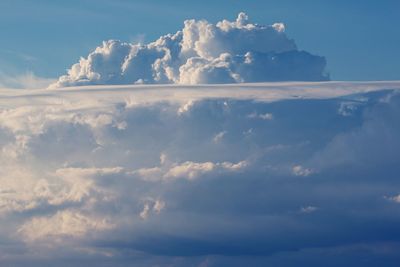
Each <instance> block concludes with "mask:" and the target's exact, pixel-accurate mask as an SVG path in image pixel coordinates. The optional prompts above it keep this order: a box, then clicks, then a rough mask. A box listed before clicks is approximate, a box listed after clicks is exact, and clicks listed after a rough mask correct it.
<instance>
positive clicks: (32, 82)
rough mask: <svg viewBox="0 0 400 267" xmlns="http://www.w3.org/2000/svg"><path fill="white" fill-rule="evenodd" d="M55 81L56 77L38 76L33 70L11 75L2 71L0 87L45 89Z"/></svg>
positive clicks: (0, 73)
mask: <svg viewBox="0 0 400 267" xmlns="http://www.w3.org/2000/svg"><path fill="white" fill-rule="evenodd" d="M55 82H56V81H55V79H51V78H43V77H38V76H36V75H35V74H34V73H32V72H27V73H24V74H20V75H10V74H6V73H3V72H0V88H11V89H43V88H46V87H48V86H49V85H50V84H53V83H55Z"/></svg>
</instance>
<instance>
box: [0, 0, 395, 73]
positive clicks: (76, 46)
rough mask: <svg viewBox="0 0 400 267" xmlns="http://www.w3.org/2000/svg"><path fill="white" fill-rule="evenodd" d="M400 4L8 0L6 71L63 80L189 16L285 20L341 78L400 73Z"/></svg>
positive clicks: (0, 16)
mask: <svg viewBox="0 0 400 267" xmlns="http://www.w3.org/2000/svg"><path fill="white" fill-rule="evenodd" d="M399 9H400V2H398V1H390V0H386V1H342V0H338V1H323V0H321V1H288V0H286V1H282V0H280V1H265V0H264V1H224V0H223V1H209V0H204V1H124V0H117V1H104V0H98V1H89V0H83V1H82V0H81V1H50V0H39V1H22V0H16V1H2V2H1V3H0V29H1V33H2V42H1V44H0V69H1V72H2V73H3V74H4V73H6V74H9V75H18V74H22V73H26V72H33V73H35V74H36V75H38V76H41V77H52V78H56V77H58V76H60V75H62V74H64V73H65V69H67V68H69V67H70V66H71V65H72V64H73V63H75V62H76V61H77V60H78V59H79V57H81V56H85V55H87V54H88V53H89V52H90V51H91V50H92V49H94V48H95V47H96V46H98V45H99V44H101V42H102V41H103V40H108V39H120V40H122V41H130V42H136V41H145V42H149V41H153V40H155V39H157V38H158V37H159V36H160V35H163V34H166V33H174V32H176V31H177V30H179V29H181V28H182V23H183V21H184V20H185V19H189V18H198V19H200V18H205V19H207V20H209V21H210V22H217V21H219V20H221V19H222V18H227V19H230V20H233V19H234V18H235V17H236V16H237V14H238V12H240V11H245V12H246V13H247V14H248V15H249V16H250V18H251V20H252V21H254V22H257V23H260V24H271V23H274V22H284V23H285V24H286V27H287V28H286V29H287V30H286V32H287V35H288V36H289V37H290V38H293V39H295V40H296V43H297V45H298V47H299V49H304V50H307V51H309V52H311V53H313V54H316V55H321V56H325V57H326V59H327V62H328V65H327V70H328V71H329V72H330V74H331V79H333V80H395V79H399V78H400V74H399V73H400V72H399V69H400V52H399V51H398V48H399V46H400V28H399V27H398V26H399V25H400V17H399V16H398V14H397V13H398V10H399Z"/></svg>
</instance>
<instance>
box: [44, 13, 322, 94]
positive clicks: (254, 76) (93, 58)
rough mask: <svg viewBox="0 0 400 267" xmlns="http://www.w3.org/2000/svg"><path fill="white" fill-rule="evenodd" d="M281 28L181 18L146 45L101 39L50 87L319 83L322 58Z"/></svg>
mask: <svg viewBox="0 0 400 267" xmlns="http://www.w3.org/2000/svg"><path fill="white" fill-rule="evenodd" d="M284 31H285V26H284V24H282V23H275V24H273V25H269V26H263V25H258V24H254V23H251V22H250V21H249V19H248V17H247V15H246V14H244V13H240V14H239V15H238V17H237V19H236V21H233V22H230V21H227V20H223V21H220V22H218V23H217V24H215V25H214V24H211V23H209V22H207V21H205V20H200V21H196V20H187V21H185V22H184V28H183V29H182V30H181V31H178V32H177V33H175V34H168V35H164V36H162V37H160V38H159V39H158V40H156V41H155V42H152V43H149V44H147V45H143V44H130V43H124V42H121V41H117V40H109V41H104V42H103V44H102V46H99V47H97V48H96V49H95V50H94V51H93V52H91V53H90V54H89V55H88V56H87V58H81V59H80V61H79V62H78V63H76V64H74V65H73V66H72V67H71V68H70V69H69V70H68V74H67V75H64V76H61V77H60V78H59V80H58V81H57V82H56V83H54V84H53V85H52V86H51V87H66V86H77V85H96V84H134V83H150V84H153V83H173V84H209V83H243V82H262V81H323V80H328V79H329V76H328V75H327V74H326V73H325V65H326V60H325V58H323V57H320V56H315V55H312V54H310V53H308V52H306V51H299V50H298V49H297V46H296V44H295V42H294V40H292V39H289V38H288V37H287V36H286V34H285V32H284Z"/></svg>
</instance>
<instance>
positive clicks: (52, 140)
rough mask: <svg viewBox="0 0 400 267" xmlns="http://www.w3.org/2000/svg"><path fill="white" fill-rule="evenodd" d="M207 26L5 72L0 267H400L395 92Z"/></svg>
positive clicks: (265, 40)
mask: <svg viewBox="0 0 400 267" xmlns="http://www.w3.org/2000/svg"><path fill="white" fill-rule="evenodd" d="M205 1H206V0H205ZM105 2H107V1H105ZM206 2H207V1H206ZM74 3H75V2H74ZM82 3H86V4H87V3H90V1H88V2H86V1H83V2H82ZM115 3H117V4H115ZM115 3H114V4H115V5H117V7H118V9H121V8H123V7H125V8H128V7H130V5H131V4H127V3H128V2H125V1H121V2H119V1H116V2H115ZM207 3H208V2H207ZM75 4H76V3H75ZM114 4H113V5H114ZM49 5H50V4H49ZM76 5H77V4H76ZM102 5H105V3H103V1H99V6H102ZM260 5H261V4H260ZM50 6H51V5H50ZM56 6H57V5H56ZM51 7H52V10H53V11H54V12H60V10H64V9H67V7H66V6H61V7H57V8H56V7H55V6H51ZM68 7H70V6H68ZM135 7H136V6H135ZM140 7H141V8H143V10H146V8H147V6H146V5H143V6H140ZM58 8H61V9H58ZM70 8H71V7H70ZM81 8H83V9H81ZM84 8H85V6H80V7H79V10H86V9H84ZM90 10H92V12H93V13H94V15H93V14H91V13H89V14H86V13H85V15H87V16H91V17H90V19H94V18H95V17H96V16H97V15H96V14H97V13H96V12H97V11H96V9H94V8H93V7H92V6H91V7H90ZM199 10H200V8H199ZM219 10H220V11H221V12H222V10H223V9H219ZM244 10H246V9H244ZM86 11H87V10H86ZM151 11H152V12H153V7H152V9H151ZM167 11H169V12H172V9H166V10H165V12H167ZM253 11H254V10H253ZM163 12H164V10H163ZM176 12H178V11H176ZM179 12H183V11H182V10H181V11H179ZM247 13H250V12H247ZM254 13H255V14H257V13H256V12H255V11H254ZM57 14H58V13H57ZM137 15H138V16H139V15H140V14H139V13H137ZM202 15H204V18H199V17H197V16H196V17H195V19H188V18H186V20H182V21H181V22H180V24H177V25H176V27H181V26H182V22H183V28H182V29H181V30H178V31H176V32H175V31H173V30H171V31H170V32H175V33H172V34H165V35H162V36H161V37H159V38H158V39H157V38H155V39H154V40H155V41H150V42H145V41H144V40H131V41H129V42H128V41H119V40H117V38H114V37H113V36H110V38H105V40H107V41H103V42H102V43H101V42H94V41H96V40H93V42H94V43H98V44H100V45H99V46H98V47H94V46H93V47H92V46H91V47H90V48H88V51H90V52H89V53H88V54H86V55H83V56H82V57H81V58H80V59H79V60H78V61H76V60H75V58H71V59H70V61H71V62H75V63H72V66H71V65H70V66H65V67H64V69H65V68H67V71H66V72H64V71H60V73H59V74H58V75H57V76H51V77H50V76H46V75H41V76H43V77H40V75H35V74H34V71H33V70H32V72H28V73H25V74H24V73H23V72H22V74H21V73H20V74H18V75H14V76H13V75H9V74H7V73H6V72H4V73H1V72H0V85H1V86H0V88H1V87H3V88H1V89H0V225H1V227H0V266H7V267H8V266H9V267H19V266H33V267H39V266H40V267H41V266H57V267H70V266H77V267H80V266H82V267H83V266H96V267H97V266H99V267H125V266H129V267H149V266H154V267H156V266H157V267H167V266H174V267H220V266H222V267H224V266H232V267H236V266H237V267H241V266H254V267H265V266H267V267H275V266H282V267H298V266H310V267H313V266H335V267H336V266H337V267H339V266H363V267H364V266H365V267H375V266H384V267H392V266H393V267H394V266H398V263H399V262H400V231H399V227H398V226H399V223H400V213H399V211H400V179H399V173H400V160H399V159H400V139H399V136H400V81H398V80H381V81H335V80H331V73H330V71H329V70H330V68H329V62H330V58H328V57H327V58H325V56H324V55H322V54H321V55H320V50H316V51H315V52H313V51H314V48H315V47H310V49H309V50H310V52H308V48H307V47H304V42H303V41H301V40H300V39H298V38H296V42H295V40H294V38H292V37H291V36H295V35H296V34H295V32H291V33H290V34H289V33H288V32H287V28H288V27H287V26H286V25H285V24H284V22H280V20H278V22H274V23H270V24H269V25H268V24H266V23H257V22H256V21H253V20H252V19H251V18H250V16H248V15H247V14H246V13H245V12H236V13H235V14H226V13H221V14H219V18H218V19H217V20H216V19H212V18H213V17H212V16H211V15H210V18H211V19H208V18H209V17H207V14H206V13H204V14H203V13H202ZM225 15H226V16H225ZM111 16H112V17H113V18H114V19H115V20H117V19H118V18H117V17H116V16H115V14H113V15H111ZM224 17H229V18H234V17H236V18H235V19H230V20H229V19H224ZM77 19H78V18H77ZM120 19H121V20H123V18H120ZM141 19H143V18H141ZM154 19H155V18H154ZM148 21H151V20H148ZM148 21H146V23H150V22H148ZM71 23H73V22H71ZM156 26H157V27H161V26H162V25H156ZM60 27H61V26H60ZM104 27H106V26H104ZM316 27H317V26H316ZM307 30H309V29H307ZM76 31H78V30H76ZM90 31H95V29H93V28H91V29H90ZM114 31H116V32H117V29H114ZM132 31H133V30H132ZM136 31H138V30H136ZM65 34H67V33H65ZM157 36H160V34H158V35H157ZM127 39H129V38H127ZM79 42H80V41H79V38H76V39H74V40H72V41H71V43H76V45H78V43H79ZM321 42H322V41H321ZM0 47H1V45H0ZM299 47H301V48H299ZM303 47H304V48H303ZM303 49H307V51H305V50H303ZM49 53H50V52H49ZM0 54H1V53H0ZM60 57H61V56H60ZM76 57H79V55H76ZM39 61H40V60H39V59H38V60H37V62H39ZM0 63H1V62H0ZM37 64H38V65H40V64H39V63H37ZM360 68H361V67H360ZM332 75H333V74H332ZM6 87H7V88H6ZM11 87H13V88H11ZM17 87H18V88H17Z"/></svg>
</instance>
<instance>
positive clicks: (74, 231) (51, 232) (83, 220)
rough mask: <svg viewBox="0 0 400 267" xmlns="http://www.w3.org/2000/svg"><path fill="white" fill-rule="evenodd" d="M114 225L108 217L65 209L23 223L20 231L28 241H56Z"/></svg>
mask: <svg viewBox="0 0 400 267" xmlns="http://www.w3.org/2000/svg"><path fill="white" fill-rule="evenodd" d="M113 227H114V225H113V224H112V223H110V222H109V220H107V219H103V218H95V217H90V216H87V215H84V214H81V213H79V212H76V211H74V210H65V211H59V212H57V213H56V214H55V215H53V216H50V217H35V218H33V219H31V220H30V221H28V222H26V223H25V224H24V225H22V226H21V227H20V228H19V230H18V232H19V233H20V234H21V235H22V236H23V238H24V241H27V242H34V241H36V240H41V239H50V241H51V242H54V241H57V240H58V238H64V237H75V238H77V237H83V236H84V235H86V234H87V233H88V232H91V231H104V230H109V229H112V228H113ZM51 239H53V240H51Z"/></svg>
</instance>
